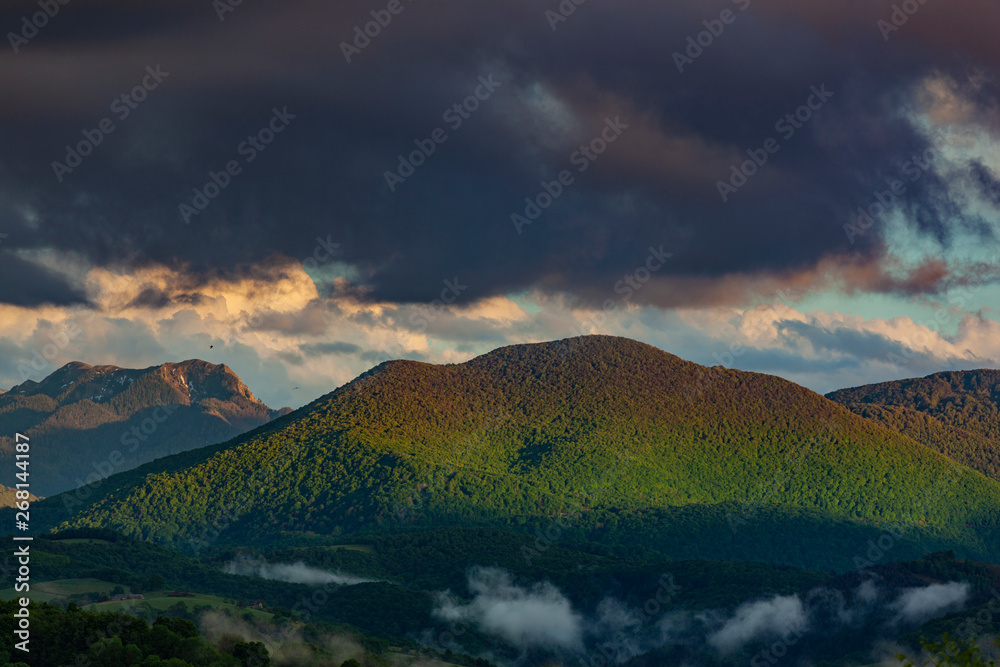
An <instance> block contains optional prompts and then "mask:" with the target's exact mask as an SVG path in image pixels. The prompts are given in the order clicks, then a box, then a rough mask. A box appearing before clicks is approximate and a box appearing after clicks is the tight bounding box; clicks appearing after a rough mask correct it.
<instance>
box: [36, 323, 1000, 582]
mask: <svg viewBox="0 0 1000 667" xmlns="http://www.w3.org/2000/svg"><path fill="white" fill-rule="evenodd" d="M108 488H109V492H108V493H106V494H105V495H103V497H100V498H98V499H97V500H96V502H94V503H93V504H92V505H91V506H89V507H87V508H85V510H84V511H83V512H81V513H80V514H79V515H77V516H75V517H72V518H71V519H69V520H68V521H66V522H65V523H64V524H63V525H64V526H103V527H109V528H114V529H116V530H120V531H122V532H124V533H126V534H129V535H132V536H136V537H140V538H143V539H151V540H154V541H157V542H160V543H163V544H167V545H171V546H174V547H177V548H182V549H188V548H195V547H197V546H200V545H203V544H206V543H215V542H219V543H225V542H227V541H229V542H231V543H239V542H245V541H247V540H253V541H255V542H257V543H267V542H273V541H277V540H285V541H287V540H288V539H289V536H290V535H297V536H299V539H301V540H305V541H308V540H309V539H314V538H321V537H322V536H324V535H344V534H348V533H351V532H357V531H370V530H373V529H375V530H387V529H393V528H396V527H399V526H401V525H402V526H406V525H411V524H416V525H431V526H433V525H453V524H463V523H476V524H480V525H500V526H509V527H514V528H520V529H524V530H534V529H535V528H536V527H538V526H541V527H542V528H544V527H545V526H546V525H551V524H552V522H554V521H556V520H557V518H558V517H559V516H560V515H566V516H569V517H572V516H576V515H577V514H579V515H580V516H582V517H583V519H581V520H580V521H579V522H578V523H575V524H574V525H576V526H578V527H580V529H581V530H582V529H583V527H586V529H587V530H590V531H592V533H593V535H592V537H595V538H597V539H601V538H602V534H603V533H606V534H607V536H608V539H614V540H617V541H619V542H621V543H636V542H637V541H640V542H642V543H643V544H644V545H645V546H649V547H652V548H662V549H663V550H664V551H665V552H670V551H675V550H676V546H677V545H675V544H673V539H672V537H671V534H672V533H671V530H672V527H673V526H675V525H680V524H679V523H678V522H680V521H681V518H679V517H680V515H678V514H677V513H676V512H674V511H672V510H671V511H668V510H670V508H684V507H688V508H693V509H692V511H690V512H687V513H686V514H684V515H683V517H682V518H683V522H682V523H683V525H684V526H686V533H685V534H686V535H688V536H689V537H690V539H691V540H693V542H689V543H687V544H685V545H684V546H685V549H686V550H687V551H686V553H685V556H686V557H698V554H697V552H698V549H699V548H700V547H699V544H700V543H699V540H707V539H711V540H714V541H715V540H720V539H725V540H726V541H727V543H731V544H730V545H729V546H728V547H727V548H729V549H730V552H731V553H733V554H735V557H739V556H740V554H742V553H745V552H746V551H745V550H746V549H752V545H749V542H752V541H751V540H745V539H743V538H742V537H741V535H740V534H739V531H740V530H745V529H747V528H746V526H744V525H743V524H744V523H747V524H753V523H754V521H757V520H758V518H759V516H760V515H761V513H762V512H763V513H776V514H775V516H777V517H779V518H780V517H784V516H792V517H793V518H794V516H796V512H799V511H809V512H814V513H817V514H816V516H817V517H820V519H817V521H819V524H818V525H820V526H822V525H824V524H823V521H827V520H828V521H831V522H844V525H845V526H847V528H846V529H850V528H851V527H857V528H858V530H859V531H860V530H862V529H863V530H864V531H872V530H878V528H877V526H878V525H879V524H883V525H884V524H885V523H887V522H899V523H901V524H905V525H907V526H916V527H917V528H915V532H914V533H913V535H915V536H919V535H920V534H923V533H925V532H930V533H934V534H936V535H943V536H945V537H946V538H947V539H951V540H953V542H954V543H955V545H956V546H958V547H959V548H960V549H961V548H963V547H967V548H969V549H973V550H974V551H975V552H976V553H977V556H978V557H980V558H993V559H996V560H1000V552H996V549H997V548H998V547H995V546H991V545H995V544H997V540H995V539H993V537H992V536H993V535H994V533H995V531H996V527H997V526H998V523H1000V522H998V518H1000V485H998V484H997V482H995V481H993V480H990V479H987V478H986V477H984V476H983V475H982V474H980V473H978V472H975V471H972V470H970V469H969V468H966V467H964V466H960V465H957V464H955V463H954V462H953V461H951V460H949V459H948V458H947V457H945V456H943V455H941V454H939V453H937V452H934V451H932V450H931V449H929V448H927V447H926V446H924V445H921V444H918V443H917V442H915V441H913V440H912V439H910V438H907V437H905V436H903V435H900V434H899V433H896V432H893V431H891V430H889V429H886V428H884V427H882V426H880V425H878V424H876V423H874V422H872V421H869V420H866V419H862V418H861V417H858V416H856V415H854V414H852V413H851V412H850V411H849V410H847V409H846V408H843V407H841V406H839V405H837V404H835V403H833V402H831V401H829V400H827V399H825V398H823V397H822V396H819V395H818V394H815V393H813V392H811V391H809V390H807V389H805V388H803V387H800V386H798V385H795V384H793V383H791V382H788V381H785V380H782V379H780V378H777V377H773V376H767V375H760V374H755V373H744V372H739V371H734V370H726V369H723V368H718V367H717V368H712V369H708V368H703V367H700V366H698V365H696V364H692V363H689V362H686V361H683V360H681V359H679V358H677V357H675V356H672V355H670V354H667V353H665V352H663V351H661V350H658V349H656V348H653V347H651V346H648V345H644V344H641V343H638V342H635V341H631V340H628V339H623V338H613V337H607V336H588V337H584V338H579V339H571V340H569V341H565V342H561V343H545V344H536V345H518V346H512V347H506V348H501V349H499V350H496V351H494V352H491V353H489V354H487V355H484V356H482V357H479V358H476V359H473V360H472V361H469V362H467V363H464V364H458V365H448V366H433V365H429V364H423V363H417V362H409V361H396V362H387V363H385V364H382V365H380V366H378V367H377V368H375V369H373V370H372V371H370V372H369V373H366V374H365V375H363V376H361V377H360V378H358V379H357V380H355V381H354V382H352V383H350V384H348V385H346V386H345V387H342V388H341V389H339V390H337V391H335V392H333V393H332V394H329V395H327V396H324V397H323V398H321V399H319V400H317V401H315V402H314V403H312V404H311V405H309V406H306V407H305V408H303V409H301V410H299V411H297V412H295V413H293V414H291V415H289V416H287V417H285V418H283V419H281V420H278V421H276V422H273V423H272V424H270V425H268V426H267V427H265V428H262V429H258V430H257V431H254V432H252V433H249V434H247V435H245V436H242V437H240V438H237V439H236V440H234V441H232V442H231V443H227V444H225V445H220V446H215V447H211V448H207V449H204V450H199V451H195V452H186V453H184V454H182V455H179V456H178V457H171V458H167V459H163V460H160V461H157V462H155V463H154V464H149V465H147V466H145V467H144V468H142V469H140V470H136V471H131V472H130V473H126V474H125V476H122V477H120V478H117V479H116V478H112V479H111V480H109V485H108ZM64 506H65V503H64V502H63V500H62V499H61V498H60V497H58V496H57V497H55V498H53V499H50V500H46V501H42V502H40V503H37V504H36V505H35V509H36V510H37V516H38V518H42V517H45V516H48V517H50V518H49V519H43V521H49V522H50V523H56V522H57V521H55V520H54V517H56V516H57V515H58V512H59V511H61V509H62V508H63V507H64ZM713 508H714V509H713ZM789 513H791V514H789ZM810 516H812V515H810ZM814 518H815V517H814ZM60 519H61V517H60ZM566 521H569V522H570V523H573V521H575V520H570V519H564V522H566ZM812 521H813V519H810V522H812ZM37 523H38V522H37V521H36V525H37ZM700 524H703V526H702V527H703V528H704V530H699V529H698V526H699V525H700ZM810 525H812V524H810ZM720 526H722V527H724V528H725V530H722V531H720ZM709 527H711V528H712V530H707V528H709ZM730 528H731V529H732V530H729V529H730ZM758 528H759V527H758ZM846 529H845V530H846ZM602 531H603V533H602ZM862 534H863V535H864V537H865V540H867V539H869V538H870V537H871V536H872V535H871V534H870V533H869V532H863V533H858V535H857V536H858V537H860V536H861V535H862ZM706 535H711V536H712V537H710V538H709V537H706ZM876 535H877V533H876ZM800 537H801V535H798V534H795V533H794V532H792V533H789V534H788V539H790V540H791V541H792V542H790V543H789V544H788V545H786V546H785V547H784V548H783V549H781V548H779V547H780V545H778V546H775V547H774V548H775V549H778V550H779V551H780V553H779V554H778V555H777V560H779V561H781V562H795V563H798V564H801V565H806V566H809V565H811V564H814V563H815V558H816V557H818V556H819V555H823V556H824V557H829V556H830V552H831V549H830V547H829V542H827V544H826V545H825V546H824V545H823V544H821V543H820V544H813V545H812V546H811V547H810V546H807V545H805V544H799V543H795V541H796V540H798V539H800ZM865 540H860V541H859V542H857V544H856V545H855V544H848V545H845V546H844V547H843V553H841V554H839V555H840V557H841V558H842V559H846V560H847V562H848V563H849V562H850V559H851V557H852V556H854V555H856V553H857V550H858V549H859V548H861V547H862V546H863V545H864V544H865ZM984 545H985V546H984ZM703 546H705V547H706V548H708V547H709V546H710V545H708V544H707V543H706V544H704V545H703ZM715 546H718V545H715ZM741 549H742V550H741ZM691 552H694V553H691ZM800 552H801V553H800ZM984 552H985V553H984ZM891 557H892V558H896V555H895V554H893V555H892V556H891Z"/></svg>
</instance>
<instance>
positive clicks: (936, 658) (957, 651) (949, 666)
mask: <svg viewBox="0 0 1000 667" xmlns="http://www.w3.org/2000/svg"><path fill="white" fill-rule="evenodd" d="M994 643H995V644H996V645H997V646H1000V639H996V640H994ZM920 645H921V646H923V648H924V650H925V651H927V652H928V653H930V654H931V663H929V664H930V665H933V667H997V662H996V660H990V661H988V662H987V661H986V659H985V658H983V657H982V656H981V655H980V652H979V647H978V646H976V644H975V642H973V641H972V640H969V639H966V640H963V641H959V640H956V639H952V638H951V637H950V636H948V635H947V634H945V635H944V637H942V638H941V641H940V642H928V641H921V642H920ZM896 659H897V660H900V661H902V662H903V667H920V666H919V665H918V664H917V663H916V662H913V661H912V660H911V659H910V658H908V657H906V656H905V655H902V654H900V655H897V656H896Z"/></svg>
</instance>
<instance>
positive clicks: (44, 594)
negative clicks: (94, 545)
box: [0, 579, 128, 602]
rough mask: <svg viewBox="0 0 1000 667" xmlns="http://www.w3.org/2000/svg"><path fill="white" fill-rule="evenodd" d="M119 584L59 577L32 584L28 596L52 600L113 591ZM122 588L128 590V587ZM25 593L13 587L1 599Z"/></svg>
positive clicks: (5, 591)
mask: <svg viewBox="0 0 1000 667" xmlns="http://www.w3.org/2000/svg"><path fill="white" fill-rule="evenodd" d="M115 586H118V584H114V583H111V582H110V581H101V580H100V579H58V580H55V581H45V582H42V583H39V584H32V585H31V591H30V592H29V593H28V596H27V597H30V598H31V599H32V600H37V601H38V602H52V601H53V600H58V599H59V598H66V597H69V596H70V595H78V594H80V593H108V594H110V593H111V590H112V589H113V588H114V587H115ZM122 588H125V589H126V592H127V590H128V588H127V587H125V586H123V587H122ZM22 596H24V593H18V592H16V591H15V590H14V589H13V588H7V589H5V590H2V591H0V599H3V600H13V599H14V598H18V597H22Z"/></svg>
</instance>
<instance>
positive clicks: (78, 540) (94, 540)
mask: <svg viewBox="0 0 1000 667" xmlns="http://www.w3.org/2000/svg"><path fill="white" fill-rule="evenodd" d="M59 541H60V543H62V544H111V542H108V541H107V540H99V539H97V538H90V537H86V538H84V537H81V538H71V539H68V540H59Z"/></svg>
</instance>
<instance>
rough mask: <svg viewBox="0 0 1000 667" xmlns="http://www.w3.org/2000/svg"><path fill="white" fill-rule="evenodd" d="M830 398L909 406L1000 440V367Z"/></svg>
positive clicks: (843, 391)
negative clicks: (998, 368) (999, 368)
mask: <svg viewBox="0 0 1000 667" xmlns="http://www.w3.org/2000/svg"><path fill="white" fill-rule="evenodd" d="M827 398H829V399H830V400H832V401H836V402H837V403H841V404H843V405H848V404H852V403H872V404H876V405H885V406H899V407H904V408H910V409H911V410H916V411H917V412H923V413H925V414H928V415H930V416H932V417H934V418H935V419H937V420H938V421H939V422H941V423H942V424H944V425H946V426H953V427H957V428H961V429H964V430H966V431H968V432H970V433H977V434H979V435H981V436H983V437H985V438H989V439H990V440H992V441H994V442H1000V370H990V369H984V370H978V371H948V372H945V373H935V374H934V375H928V376H927V377H925V378H915V379H912V380H898V381H896V382H880V383H878V384H869V385H865V386H863V387H853V388H851V389H841V390H839V391H835V392H832V393H830V394H827Z"/></svg>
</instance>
